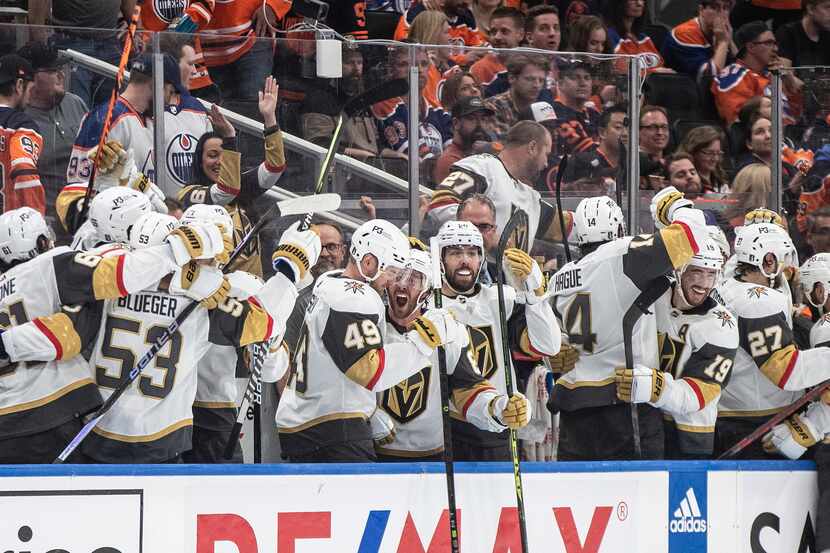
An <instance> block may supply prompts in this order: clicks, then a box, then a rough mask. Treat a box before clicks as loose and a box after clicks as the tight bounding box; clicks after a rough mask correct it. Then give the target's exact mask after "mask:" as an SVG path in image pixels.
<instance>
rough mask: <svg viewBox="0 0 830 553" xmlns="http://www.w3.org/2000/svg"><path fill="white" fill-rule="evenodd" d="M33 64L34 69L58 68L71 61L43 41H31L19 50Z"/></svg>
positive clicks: (34, 70)
mask: <svg viewBox="0 0 830 553" xmlns="http://www.w3.org/2000/svg"><path fill="white" fill-rule="evenodd" d="M17 53H18V54H20V55H21V56H22V57H24V58H26V59H27V60H28V61H29V63H31V64H32V71H33V72H36V71H48V70H51V69H58V68H60V67H63V66H64V65H66V64H67V63H69V58H67V57H66V56H64V55H63V54H61V53H60V51H59V50H58V49H57V48H55V47H53V46H49V45H47V44H44V43H43V42H30V43H29V44H27V45H26V46H24V47H23V48H21V49H20V50H18V52H17Z"/></svg>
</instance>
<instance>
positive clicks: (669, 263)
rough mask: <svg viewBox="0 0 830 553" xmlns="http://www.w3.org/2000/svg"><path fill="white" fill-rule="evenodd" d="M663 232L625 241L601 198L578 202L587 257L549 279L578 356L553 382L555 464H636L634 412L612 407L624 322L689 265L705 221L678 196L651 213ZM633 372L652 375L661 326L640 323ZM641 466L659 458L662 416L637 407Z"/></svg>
mask: <svg viewBox="0 0 830 553" xmlns="http://www.w3.org/2000/svg"><path fill="white" fill-rule="evenodd" d="M651 209H652V213H653V214H654V215H655V217H654V218H655V220H656V221H657V225H658V228H659V230H657V232H655V233H654V234H652V235H641V236H635V237H625V238H623V236H624V234H625V222H624V219H623V215H622V211H621V210H620V208H619V206H617V204H616V203H614V201H613V200H612V199H611V198H609V197H607V196H602V197H599V198H587V199H584V200H582V201H581V202H579V205H578V206H577V209H576V211H575V214H574V223H575V233H576V239H577V244H578V245H579V247H580V250H581V252H582V254H583V257H582V258H581V259H579V260H578V261H575V262H571V263H568V264H567V265H565V266H564V267H563V268H562V269H560V270H559V271H558V272H557V273H556V274H555V275H554V277H553V279H552V286H553V288H554V294H555V300H554V308H555V309H556V313H557V317H559V319H560V321H562V329H563V333H564V334H567V340H568V343H569V344H570V345H571V346H573V347H575V348H577V349H578V350H579V352H580V356H579V359H578V360H577V361H576V365H575V367H574V369H573V370H572V371H570V372H568V373H566V374H564V375H563V376H562V377H561V378H559V379H558V380H557V381H556V384H555V386H554V390H553V392H552V394H551V398H550V400H549V402H548V407H549V408H550V409H551V411H553V412H557V411H558V412H559V413H560V419H559V449H558V459H560V460H569V461H572V460H608V459H633V458H635V452H634V439H633V431H632V426H631V416H630V413H629V411H630V405H628V404H627V403H624V402H621V401H620V399H619V398H618V397H617V386H616V382H615V369H617V368H619V367H624V366H625V355H624V353H625V351H624V341H623V335H622V319H623V315H624V314H625V312H626V311H627V310H628V309H629V308H630V307H631V305H632V304H633V302H634V300H635V299H636V298H637V297H638V296H639V295H640V293H641V292H642V291H643V290H647V289H649V288H650V287H651V286H652V285H653V284H654V283H655V282H656V281H657V280H658V279H662V278H665V275H667V274H669V273H671V272H672V271H674V270H677V269H680V268H681V267H683V266H684V265H686V264H687V263H688V262H689V261H690V260H691V259H692V256H694V255H695V254H696V253H698V251H699V244H703V243H704V242H705V241H706V239H707V238H708V233H707V231H706V227H705V218H704V216H703V213H702V212H701V211H699V210H697V209H694V207H693V204H692V202H691V201H689V200H687V199H685V198H684V197H683V194H682V193H680V192H678V191H677V190H676V189H675V188H674V187H668V188H665V189H663V190H661V191H660V192H659V193H657V194H656V195H655V196H654V198H653V200H652V204H651ZM631 343H632V346H633V354H634V364H635V366H636V367H647V368H650V369H651V368H657V367H658V366H659V365H658V358H657V351H658V349H657V320H656V317H655V315H654V314H653V313H652V314H646V315H643V316H642V317H641V318H640V320H639V321H638V323H637V324H636V325H635V327H634V330H633V336H632V337H631ZM638 411H639V415H640V435H641V436H640V439H641V443H642V454H643V458H646V459H659V458H662V457H663V451H664V437H663V421H662V415H661V412H660V410H659V409H657V408H655V407H653V406H651V405H649V404H646V403H641V404H639V405H638Z"/></svg>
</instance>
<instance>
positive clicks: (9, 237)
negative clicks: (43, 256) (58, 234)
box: [0, 207, 54, 263]
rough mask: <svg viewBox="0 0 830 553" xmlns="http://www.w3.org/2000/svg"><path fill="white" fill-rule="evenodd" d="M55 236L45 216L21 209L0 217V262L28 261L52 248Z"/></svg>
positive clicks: (29, 208) (25, 208) (27, 208)
mask: <svg viewBox="0 0 830 553" xmlns="http://www.w3.org/2000/svg"><path fill="white" fill-rule="evenodd" d="M53 240H54V234H53V233H52V229H51V228H49V225H48V224H47V223H46V220H45V219H44V218H43V215H41V214H40V212H38V211H35V210H34V209H32V208H31V207H21V208H18V209H13V210H11V211H7V212H6V213H3V215H0V260H3V262H4V263H11V262H13V261H28V260H29V259H32V258H34V257H36V256H37V255H38V254H40V253H43V252H44V251H46V250H48V249H49V248H51V247H52V241H53Z"/></svg>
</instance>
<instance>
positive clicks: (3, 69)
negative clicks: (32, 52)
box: [0, 54, 34, 84]
mask: <svg viewBox="0 0 830 553" xmlns="http://www.w3.org/2000/svg"><path fill="white" fill-rule="evenodd" d="M32 73H33V71H32V65H31V64H30V63H29V62H28V61H26V58H23V57H21V56H18V55H17V54H6V55H5V56H2V57H0V84H6V83H10V82H13V81H16V80H17V79H25V80H27V81H31V80H32V79H33V78H34V77H33V75H32Z"/></svg>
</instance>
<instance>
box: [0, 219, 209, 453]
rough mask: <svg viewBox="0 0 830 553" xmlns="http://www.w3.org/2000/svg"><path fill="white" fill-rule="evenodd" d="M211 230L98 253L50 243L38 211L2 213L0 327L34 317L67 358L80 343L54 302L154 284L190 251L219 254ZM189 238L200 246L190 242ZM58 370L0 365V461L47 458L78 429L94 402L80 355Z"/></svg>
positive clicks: (109, 296)
mask: <svg viewBox="0 0 830 553" xmlns="http://www.w3.org/2000/svg"><path fill="white" fill-rule="evenodd" d="M214 230H215V231H216V236H215V237H214V241H213V242H211V240H210V236H209V232H208V231H209V229H205V228H202V229H197V228H190V229H183V230H182V232H181V233H179V234H177V235H175V236H173V237H168V238H167V240H168V242H167V243H165V244H163V245H160V246H155V247H153V248H148V249H146V250H143V251H141V252H130V253H123V252H121V253H119V254H117V255H111V256H109V257H106V258H105V257H101V256H98V255H93V254H89V253H86V252H75V251H72V250H70V249H69V248H66V247H59V248H52V244H51V238H50V237H51V230H50V229H49V228H48V226H47V225H46V222H45V221H44V220H43V217H42V216H41V215H40V214H38V213H37V212H35V211H33V210H31V209H29V208H21V209H18V210H14V211H10V212H7V213H5V214H3V215H2V217H0V261H2V270H3V274H2V276H0V325H1V326H3V327H4V328H9V327H13V326H18V325H21V324H24V323H27V322H28V321H31V320H34V319H35V318H36V317H40V319H38V323H37V324H38V325H39V328H40V329H41V331H42V333H43V334H44V335H45V336H47V337H48V338H49V339H50V340H52V342H53V343H54V344H55V346H56V347H57V348H59V349H60V350H61V356H66V357H71V356H74V355H75V354H77V353H78V351H79V350H80V343H79V341H78V340H76V339H75V337H74V336H73V335H72V333H69V332H67V328H68V325H69V321H68V319H67V318H66V317H65V316H64V315H55V316H52V317H50V316H49V315H52V314H53V313H55V312H56V311H58V310H59V309H60V306H61V305H74V304H78V303H84V302H93V301H97V300H105V299H114V298H119V297H123V296H126V295H127V294H128V293H132V292H137V291H139V290H142V289H143V288H145V287H147V286H149V285H151V284H153V283H155V282H158V281H159V280H160V279H161V278H162V277H164V276H165V275H167V274H169V273H172V272H173V271H174V270H176V269H178V268H179V265H180V263H187V262H188V261H190V259H191V257H192V258H197V257H198V258H204V259H208V258H212V257H213V256H214V255H216V254H217V253H222V251H223V250H222V248H223V244H222V242H221V239H218V242H217V241H216V239H217V237H218V230H217V229H214ZM191 238H192V239H193V240H195V242H196V243H197V244H201V245H200V246H199V247H194V246H193V245H192V242H191V240H190V239H191ZM217 247H218V249H216V248H217ZM0 349H2V348H0ZM2 357H6V354H5V350H4V351H2V352H0V358H2ZM59 369H60V370H56V364H55V363H54V362H50V363H22V364H11V365H6V366H4V367H3V368H2V369H0V374H2V377H0V463H49V462H52V460H54V458H55V457H56V456H57V454H58V453H59V452H60V450H61V448H62V446H63V445H65V442H66V439H67V438H71V435H73V434H74V433H75V432H77V430H79V429H80V426H81V421H80V419H79V417H80V416H82V415H84V414H86V413H87V412H89V411H91V410H93V409H94V408H96V407H97V406H98V405H100V403H101V397H100V395H99V394H98V391H97V389H96V387H95V384H94V382H93V380H92V375H91V374H90V371H89V366H88V364H87V363H86V361H85V360H83V359H82V358H81V357H75V358H74V359H73V360H72V361H69V362H66V363H61V364H60V365H59ZM74 458H75V459H78V457H77V456H76V457H74Z"/></svg>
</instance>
